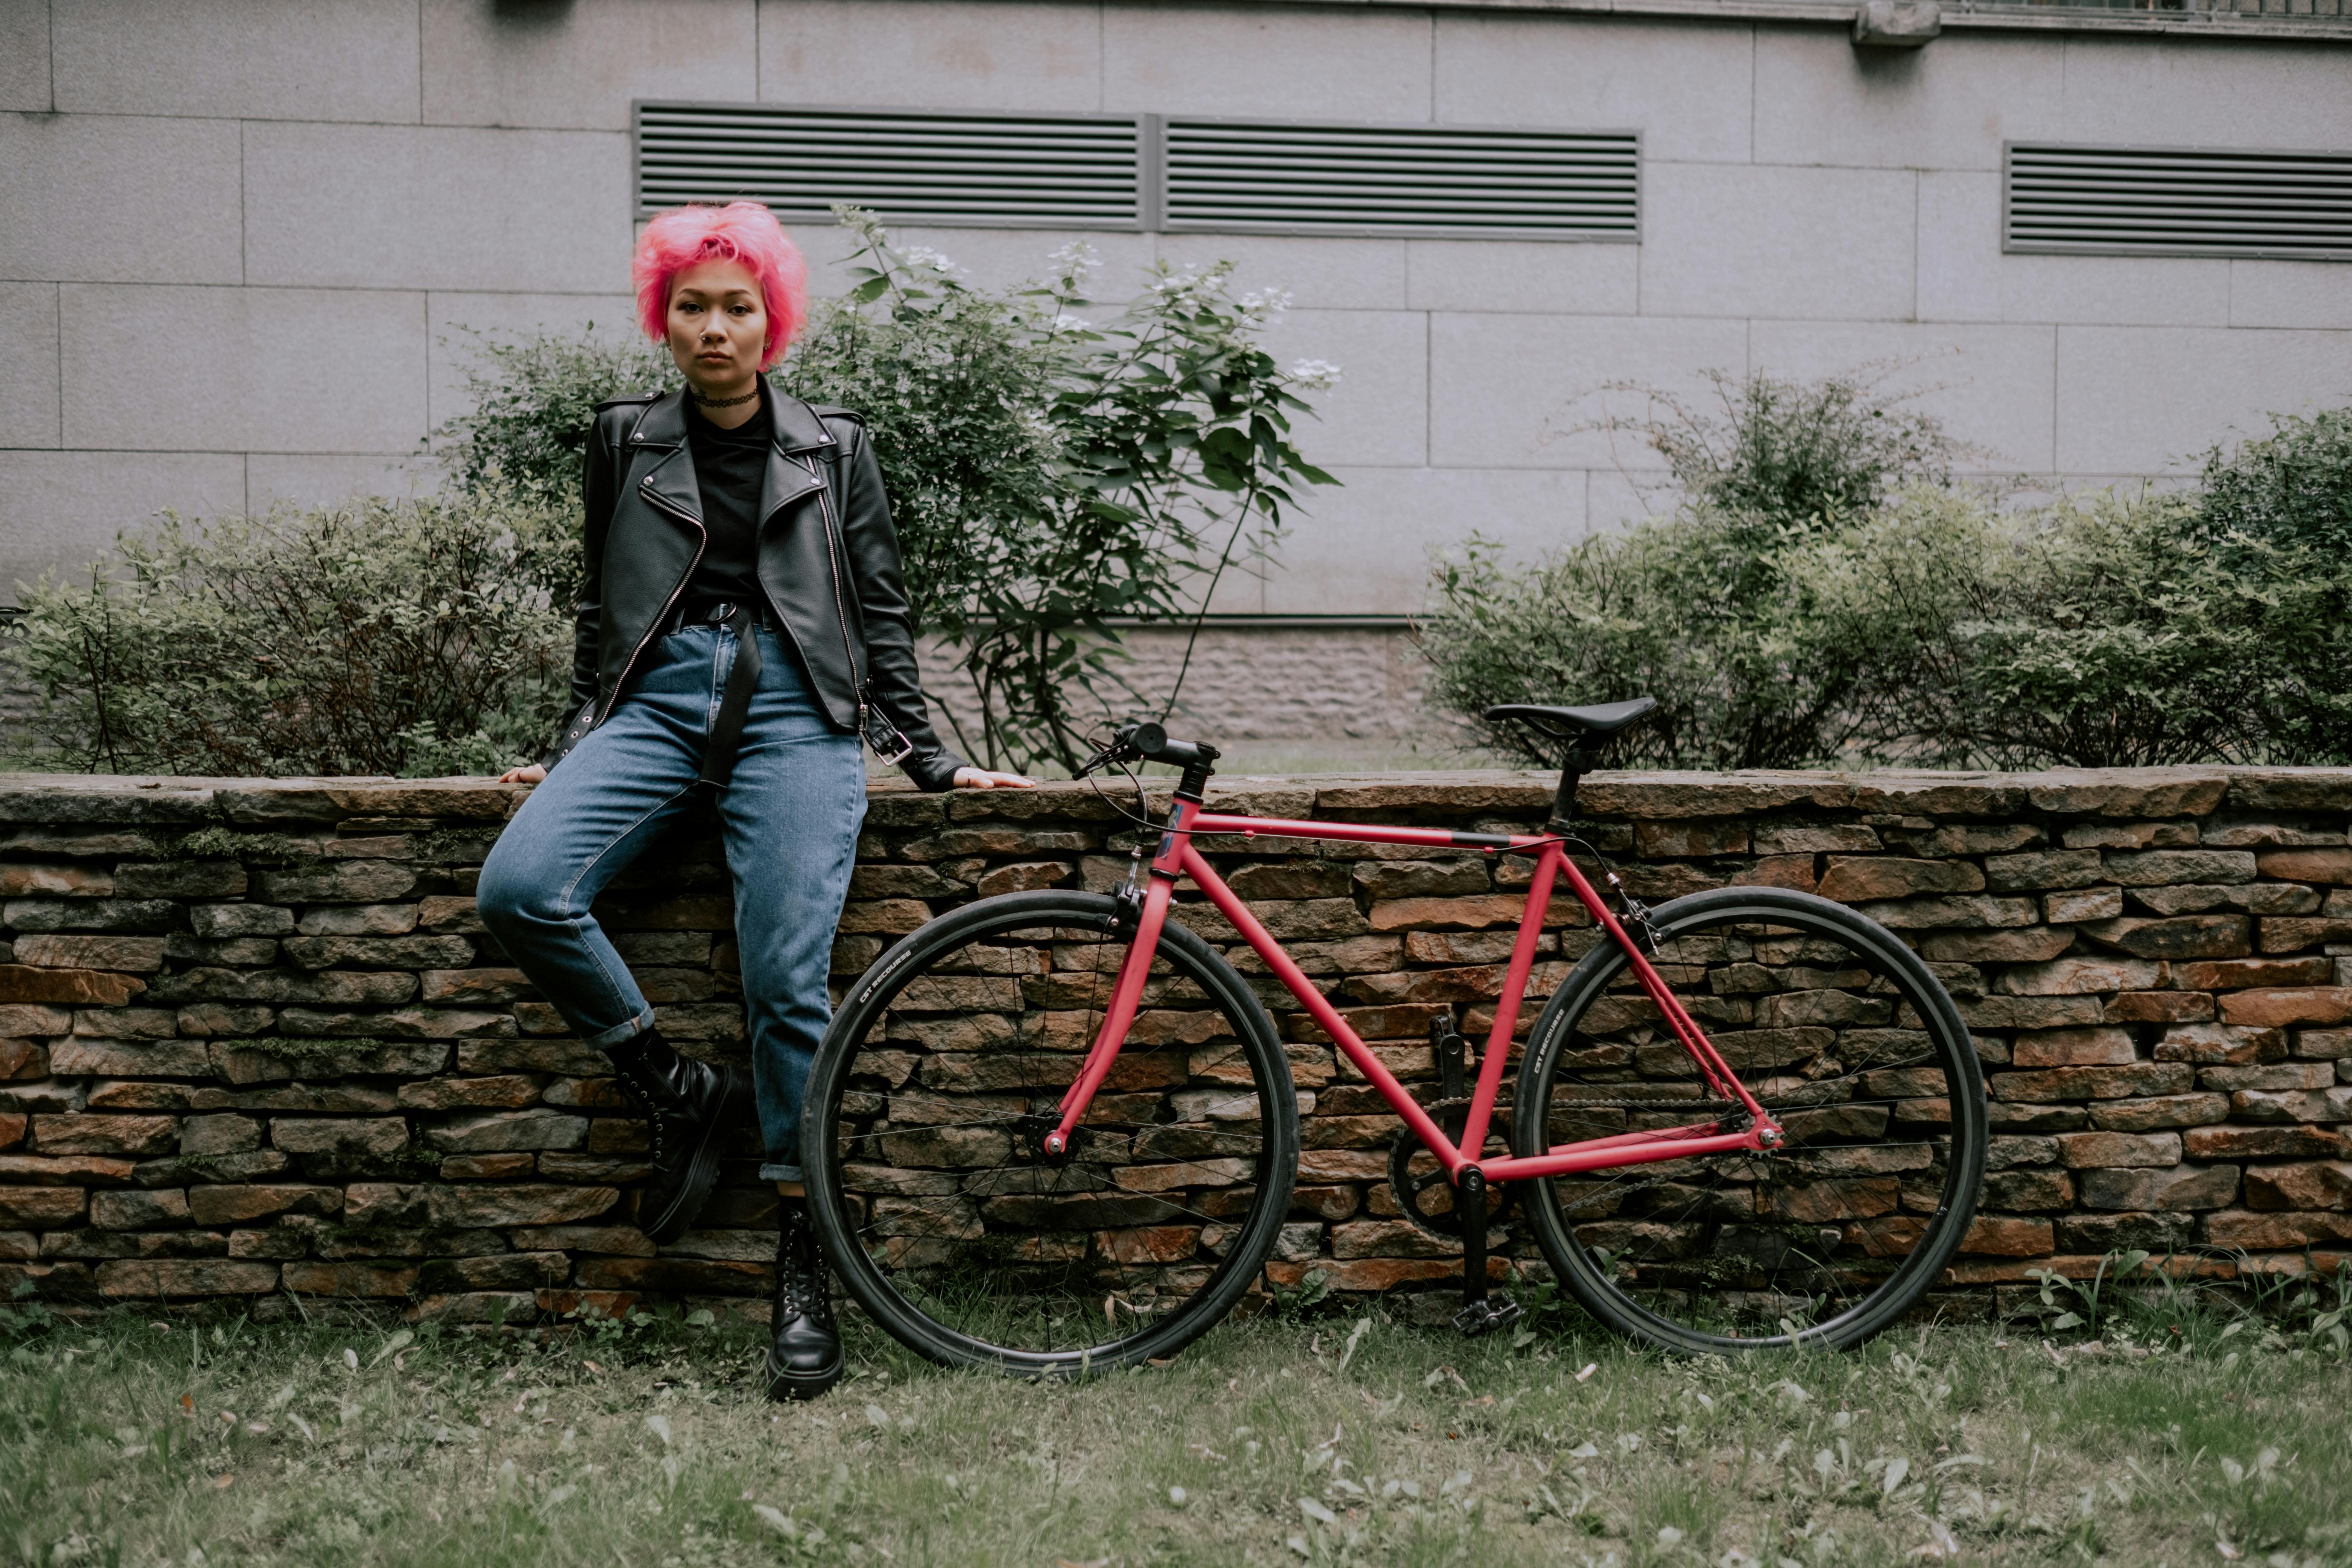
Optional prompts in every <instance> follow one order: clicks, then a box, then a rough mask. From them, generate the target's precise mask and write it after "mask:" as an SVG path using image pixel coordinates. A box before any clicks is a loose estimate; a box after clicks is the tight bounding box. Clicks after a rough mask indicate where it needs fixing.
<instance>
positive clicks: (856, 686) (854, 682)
mask: <svg viewBox="0 0 2352 1568" xmlns="http://www.w3.org/2000/svg"><path fill="white" fill-rule="evenodd" d="M801 466H802V467H803V468H806V469H807V470H808V476H809V478H810V479H815V480H816V496H817V504H818V505H819V506H820V507H822V508H823V509H824V555H825V560H826V561H827V562H828V563H830V564H831V565H832V567H833V613H834V616H835V617H836V618H837V619H838V620H839V621H840V622H841V652H842V657H843V658H846V659H848V660H849V683H850V686H851V688H852V689H853V690H854V692H855V694H856V698H857V732H858V734H859V735H861V736H862V735H864V734H865V733H866V683H865V682H864V681H862V680H859V679H857V648H856V645H854V644H853V643H851V642H850V640H849V611H848V610H847V609H846V608H845V607H844V606H843V605H842V602H841V555H840V552H838V551H837V550H836V549H835V547H834V542H833V533H834V530H835V528H836V527H838V526H839V524H838V523H837V522H836V521H835V518H834V515H833V487H832V486H831V485H828V484H826V483H825V482H824V479H822V478H820V477H819V476H818V474H817V471H816V460H815V459H814V458H802V459H801Z"/></svg>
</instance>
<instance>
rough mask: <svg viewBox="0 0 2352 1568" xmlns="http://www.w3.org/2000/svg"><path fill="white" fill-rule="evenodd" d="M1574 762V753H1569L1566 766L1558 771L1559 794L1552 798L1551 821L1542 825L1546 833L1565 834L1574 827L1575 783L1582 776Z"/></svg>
mask: <svg viewBox="0 0 2352 1568" xmlns="http://www.w3.org/2000/svg"><path fill="white" fill-rule="evenodd" d="M1576 762H1577V755H1576V753H1575V752H1570V753H1569V763H1568V765H1567V766H1565V767H1563V768H1561V769H1560V771H1559V794H1558V795H1553V796H1552V801H1551V820H1550V821H1549V822H1547V823H1545V824H1544V831H1545V832H1546V833H1566V832H1568V831H1570V829H1571V828H1573V827H1574V826H1576V782H1577V780H1579V779H1580V778H1582V777H1583V776H1584V774H1583V772H1582V770H1580V768H1578V767H1577V765H1576Z"/></svg>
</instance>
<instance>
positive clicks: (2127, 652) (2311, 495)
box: [1421, 377, 2352, 768]
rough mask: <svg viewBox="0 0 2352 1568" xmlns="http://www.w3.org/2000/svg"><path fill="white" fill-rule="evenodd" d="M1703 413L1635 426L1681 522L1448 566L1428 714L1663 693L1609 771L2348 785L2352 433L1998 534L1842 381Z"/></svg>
mask: <svg viewBox="0 0 2352 1568" xmlns="http://www.w3.org/2000/svg"><path fill="white" fill-rule="evenodd" d="M1718 386H1719V387H1720V388H1721V389H1722V391H1723V395H1724V400H1725V405H1726V407H1727V411H1728V412H1727V416H1726V420H1727V422H1716V423H1709V422H1707V421H1704V420H1701V419H1699V418H1698V417H1697V416H1695V415H1693V414H1691V413H1690V412H1689V411H1688V410H1686V409H1682V408H1680V407H1679V405H1677V406H1676V407H1675V410H1674V411H1673V417H1672V418H1671V419H1666V420H1662V421H1657V422H1654V424H1653V425H1650V426H1643V428H1645V429H1649V430H1651V431H1652V432H1653V440H1654V444H1655V445H1657V446H1658V447H1659V449H1660V450H1661V451H1664V452H1666V453H1667V454H1668V455H1669V457H1670V458H1671V459H1672V461H1673V462H1674V465H1675V473H1676V474H1677V476H1678V478H1679V479H1680V481H1681V483H1682V485H1683V487H1684V501H1683V503H1682V505H1681V506H1680V507H1679V508H1678V509H1677V510H1675V511H1674V512H1673V513H1672V514H1670V515H1667V516H1664V517H1660V518H1655V519H1653V520H1651V521H1647V522H1645V523H1643V524H1640V525H1637V526H1636V527H1634V528H1633V529H1632V530H1630V531H1627V532H1626V533H1624V534H1623V535H1622V536H1601V537H1596V538H1593V539H1590V540H1587V541H1585V542H1582V543H1580V544H1578V545H1576V546H1574V547H1572V548H1570V549H1569V550H1567V551H1564V552H1560V553H1559V554H1557V555H1554V556H1552V557H1550V558H1549V559H1547V560H1544V561H1541V562H1538V563H1535V564H1533V565H1529V566H1512V565H1509V564H1507V563H1504V562H1503V560H1502V559H1501V557H1500V555H1499V552H1497V551H1496V548H1495V547H1494V546H1493V545H1492V544H1490V543H1489V542H1486V541H1485V540H1482V539H1480V538H1478V537H1477V536H1475V535H1474V536H1473V537H1472V539H1471V540H1470V542H1469V544H1468V546H1467V548H1466V549H1465V551H1464V552H1462V553H1461V554H1460V555H1459V556H1458V557H1456V558H1454V559H1452V560H1447V561H1444V562H1442V563H1440V564H1439V566H1438V568H1437V571H1436V574H1435V578H1434V583H1433V588H1434V597H1435V600H1436V610H1435V613H1434V614H1433V616H1431V617H1430V618H1429V619H1428V621H1427V622H1426V623H1425V624H1424V625H1423V627H1422V629H1421V636H1422V645H1423V651H1424V653H1425V654H1426V655H1427V656H1428V658H1429V659H1430V661H1431V666H1432V679H1431V685H1430V691H1431V695H1432V698H1433V700H1435V701H1437V702H1439V703H1441V704H1443V705H1444V706H1446V707H1449V708H1452V709H1454V710H1457V711H1459V712H1461V713H1462V714H1464V715H1465V717H1466V716H1472V715H1475V714H1476V713H1477V712H1478V711H1479V710H1482V709H1483V708H1484V707H1486V706H1487V705H1489V704H1492V703H1498V702H1518V701H1567V702H1604V701H1611V700H1619V699H1622V698H1628V697H1635V696H1641V695H1650V696H1654V697H1656V698H1657V699H1658V700H1659V702H1660V708H1659V710H1658V712H1657V713H1656V714H1655V715H1654V717H1653V718H1651V719H1650V720H1648V721H1645V722H1644V723H1643V725H1642V726H1640V727H1639V728H1637V729H1635V730H1633V731H1630V732H1629V733H1628V734H1627V735H1626V737H1625V739H1624V741H1623V742H1621V743H1620V744H1619V746H1618V748H1617V749H1616V750H1615V751H1614V752H1612V756H1613V757H1614V758H1615V759H1616V760H1618V761H1621V762H1622V763H1625V764H1627V765H1633V766H1656V767H1713V768H1737V767H1806V766H1812V767H1818V766H1851V765H1856V764H1868V763H1905V764H1913V765H1916V764H1923V763H1924V764H1928V765H1938V766H1954V767H1984V766H1992V767H2031V766H2046V765H2050V764H2053V763H2055V764H2062V765H2069V766H2082V767H2106V766H2139V765H2154V764H2163V763H2208V762H2227V763H2256V762H2262V763H2282V762H2283V763H2315V762H2330V761H2342V760H2352V550H2347V549H2346V548H2344V547H2343V545H2342V544H2340V543H2339V542H2337V540H2338V538H2339V536H2343V537H2352V522H2347V516H2352V499H2347V498H2352V419H2347V418H2345V417H2343V416H2322V417H2320V418H2317V419H2313V420H2305V421H2281V422H2280V423H2279V429H2278V432H2277V433H2276V434H2275V435H2274V436H2273V437H2272V438H2271V439H2270V440H2268V441H2266V442H2256V443H2250V444H2249V445H2248V447H2244V448H2242V449H2241V450H2240V452H2239V453H2238V454H2236V455H2235V456H2234V457H2231V458H2226V459H2225V458H2222V457H2221V455H2220V454H2218V453H2217V454H2216V455H2215V457H2214V458H2213V460H2212V462H2211V463H2210V464H2209V466H2208V469H2207V474H2206V480H2205V482H2206V486H2207V491H2206V492H2205V493H2203V494H2197V493H2190V494H2180V495H2151V494H2141V495H2138V496H2136V497H2126V496H2123V495H2119V494H2116V493H2113V492H2101V493H2095V494H2092V495H2088V496H2084V497H2081V498H2076V499H2074V500H2069V501H2066V502H2063V503H2060V504H2057V505H2053V506H2049V507H2043V508H2039V509H2032V510H2019V511H2013V512H2009V513H2002V512H2000V511H1997V510H1995V509H1994V507H1993V505H1992V503H1991V500H1990V498H1989V497H1988V496H1985V495H1983V494H1980V493H1979V492H1976V491H1974V490H1971V489H1967V488H1965V487H1961V486H1957V485H1954V484H1952V483H1950V482H1949V481H1948V473H1946V472H1945V471H1944V469H1943V465H1944V463H1945V462H1946V461H1947V460H1948V456H1949V454H1950V453H1951V452H1952V451H1954V450H1957V448H1954V447H1950V446H1949V444H1948V443H1946V442H1943V441H1942V438H1941V437H1940V435H1939V433H1937V432H1936V431H1935V430H1934V429H1933V427H1932V426H1921V425H1919V424H1918V423H1917V422H1916V416H1912V418H1911V420H1910V422H1908V423H1906V422H1905V421H1903V420H1897V422H1896V423H1895V424H1891V425H1887V426H1879V425H1878V424H1876V423H1875V421H1876V420H1877V419H1880V418H1884V417H1890V416H1888V415H1886V414H1885V412H1884V411H1879V412H1877V413H1874V412H1872V411H1871V410H1870V409H1869V408H1868V407H1867V405H1864V404H1863V403H1858V402H1857V401H1855V399H1854V395H1853V389H1852V386H1851V385H1850V384H1838V383H1830V384H1823V386H1822V387H1821V388H1818V389H1813V390H1811V391H1806V390H1805V389H1795V390H1791V389H1790V387H1789V386H1788V385H1787V384H1783V383H1779V382H1775V381H1772V380H1771V379H1770V378H1765V377H1757V378H1750V380H1749V381H1748V382H1747V383H1745V384H1731V383H1728V382H1726V381H1722V380H1720V379H1719V380H1718ZM1743 386H1744V387H1745V388H1746V390H1745V391H1741V390H1740V388H1741V387H1743ZM1898 480H1905V481H1907V482H1905V483H1903V484H1902V485H1901V486H1900V487H1899V488H1894V489H1889V488H1888V487H1890V486H1895V484H1896V481H1898ZM1478 732H1479V733H1481V735H1482V736H1483V737H1484V738H1485V739H1486V740H1488V741H1489V742H1490V743H1492V744H1493V745H1494V746H1495V747H1496V749H1498V750H1502V751H1505V752H1511V753H1514V754H1517V755H1518V756H1521V757H1524V758H1526V759H1527V760H1528V761H1530V762H1536V763H1556V762H1557V760H1558V759H1557V757H1556V756H1555V755H1553V754H1551V749H1550V748H1549V747H1547V746H1545V745H1543V744H1540V743H1537V742H1533V741H1532V740H1531V739H1530V738H1529V737H1526V736H1524V735H1520V734H1517V733H1515V732H1512V731H1509V730H1507V729H1506V730H1503V731H1495V730H1491V729H1486V728H1485V727H1483V726H1482V727H1479V731H1478Z"/></svg>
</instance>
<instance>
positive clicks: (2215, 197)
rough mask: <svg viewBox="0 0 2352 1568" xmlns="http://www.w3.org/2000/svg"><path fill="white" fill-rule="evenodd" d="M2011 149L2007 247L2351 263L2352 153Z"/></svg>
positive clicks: (2005, 222)
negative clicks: (2302, 259)
mask: <svg viewBox="0 0 2352 1568" xmlns="http://www.w3.org/2000/svg"><path fill="white" fill-rule="evenodd" d="M2007 152H2008V156H2007V158H2006V160H2005V178H2004V180H2003V200H2002V204H2001V205H2002V209H2003V212H2002V247H2003V248H2004V249H2008V250H2016V251H2051V252H2063V253H2075V254H2089V255H2105V256H2116V255H2138V256H2272V257H2302V258H2319V259H2337V260H2344V259H2352V153H2269V152H2259V151H2245V152H2240V151H2231V150H2219V149H2201V148H2188V147H2178V148H2176V147H2071V146H2021V145H2011V147H2009V148H2008V150H2007Z"/></svg>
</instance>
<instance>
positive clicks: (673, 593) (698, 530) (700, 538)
mask: <svg viewBox="0 0 2352 1568" xmlns="http://www.w3.org/2000/svg"><path fill="white" fill-rule="evenodd" d="M637 494H639V495H640V496H643V497H644V498H645V500H646V503H647V504H648V505H650V506H651V507H652V508H653V509H654V510H656V511H659V512H664V513H667V515H669V516H671V517H674V518H676V519H677V520H678V521H680V522H682V523H685V524H686V525H687V526H688V527H689V528H691V529H693V530H694V532H695V544H694V559H693V560H691V561H689V562H688V563H686V575H685V576H683V577H680V578H679V579H678V580H677V587H675V588H672V589H671V590H670V591H669V597H668V598H667V599H664V600H663V601H662V607H661V614H660V615H657V616H655V617H654V618H653V623H652V624H651V625H650V626H646V632H645V636H643V637H639V638H638V639H637V646H636V647H634V648H631V649H630V650H629V661H628V663H626V664H625V665H623V666H621V673H620V675H619V676H618V677H617V678H615V679H614V682H613V690H614V692H615V693H616V694H617V693H618V692H619V691H620V689H621V688H622V687H624V686H626V685H627V684H628V683H629V671H631V670H633V669H635V668H636V667H637V657H638V656H639V655H640V654H642V653H644V652H645V651H646V644H647V643H649V642H651V641H653V640H654V634H655V633H656V632H657V631H659V630H661V626H662V623H663V622H664V621H666V620H667V619H669V613H670V611H671V609H672V608H673V607H675V606H676V605H677V596H678V595H680V594H683V593H685V592H686V585H687V584H688V583H691V582H693V581H694V569H695V568H696V567H698V566H699V565H701V564H702V552H704V551H705V550H707V549H709V547H710V531H709V529H707V528H705V527H703V526H702V524H701V523H699V522H698V521H695V520H694V519H693V518H691V517H688V515H687V514H686V513H685V512H683V511H680V510H678V509H677V508H676V507H674V506H671V505H669V504H667V502H665V501H664V500H662V499H661V498H660V497H659V496H656V494H654V492H653V491H652V490H651V489H647V488H646V481H645V480H644V479H639V480H638V481H637ZM604 719H605V714H604V713H599V714H597V715H596V724H602V723H603V722H604ZM595 727H596V725H594V724H592V725H590V726H589V728H590V729H594V728H595Z"/></svg>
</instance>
